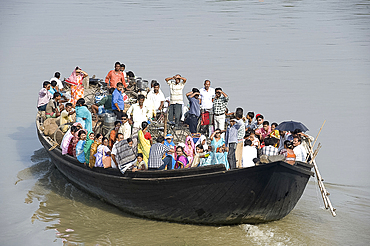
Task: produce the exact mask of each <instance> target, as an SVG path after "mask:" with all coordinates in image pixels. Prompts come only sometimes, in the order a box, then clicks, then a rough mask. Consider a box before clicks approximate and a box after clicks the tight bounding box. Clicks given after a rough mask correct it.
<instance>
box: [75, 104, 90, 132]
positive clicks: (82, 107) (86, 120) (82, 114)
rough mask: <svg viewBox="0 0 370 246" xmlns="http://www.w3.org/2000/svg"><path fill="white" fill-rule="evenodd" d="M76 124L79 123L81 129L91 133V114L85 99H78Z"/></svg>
mask: <svg viewBox="0 0 370 246" xmlns="http://www.w3.org/2000/svg"><path fill="white" fill-rule="evenodd" d="M76 122H79V123H81V125H82V127H83V128H84V129H86V130H87V131H88V132H91V131H92V116H91V112H90V111H89V109H88V108H87V106H86V104H85V99H83V98H80V99H78V100H77V103H76Z"/></svg>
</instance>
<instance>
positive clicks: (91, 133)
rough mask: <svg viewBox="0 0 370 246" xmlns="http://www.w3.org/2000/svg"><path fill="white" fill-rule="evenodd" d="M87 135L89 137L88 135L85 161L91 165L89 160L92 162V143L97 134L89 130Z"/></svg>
mask: <svg viewBox="0 0 370 246" xmlns="http://www.w3.org/2000/svg"><path fill="white" fill-rule="evenodd" d="M87 136H88V137H87V139H86V143H85V145H84V155H85V163H86V164H87V165H89V162H90V150H91V145H92V144H93V142H94V137H95V134H94V132H89V133H88V134H87Z"/></svg>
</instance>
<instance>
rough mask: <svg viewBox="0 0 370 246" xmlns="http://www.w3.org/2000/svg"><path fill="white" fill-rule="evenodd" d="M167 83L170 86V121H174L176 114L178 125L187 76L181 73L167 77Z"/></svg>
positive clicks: (177, 123)
mask: <svg viewBox="0 0 370 246" xmlns="http://www.w3.org/2000/svg"><path fill="white" fill-rule="evenodd" d="M165 81H166V83H167V84H168V85H169V86H170V106H169V112H168V119H169V121H173V117H174V116H175V125H176V126H178V125H179V123H180V119H181V115H182V105H183V104H184V102H183V95H182V90H183V89H184V86H185V83H186V78H184V77H181V75H180V74H176V75H175V76H173V77H169V78H166V79H165Z"/></svg>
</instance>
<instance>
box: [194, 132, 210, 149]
mask: <svg viewBox="0 0 370 246" xmlns="http://www.w3.org/2000/svg"><path fill="white" fill-rule="evenodd" d="M198 144H201V145H203V149H204V150H208V145H207V137H206V136H204V135H200V137H199V139H198V141H197V142H196V143H195V146H197V145H198Z"/></svg>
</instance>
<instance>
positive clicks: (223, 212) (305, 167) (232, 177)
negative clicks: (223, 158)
mask: <svg viewBox="0 0 370 246" xmlns="http://www.w3.org/2000/svg"><path fill="white" fill-rule="evenodd" d="M36 125H37V134H38V137H39V140H40V142H41V144H42V145H43V146H44V148H45V149H46V150H47V151H48V153H49V155H50V158H51V160H52V162H53V163H54V164H55V166H56V167H57V168H58V169H59V171H60V172H61V173H62V174H63V175H64V176H65V177H66V178H67V179H68V180H69V181H70V182H71V183H73V184H74V185H75V186H77V187H78V188H80V189H82V190H84V191H86V192H88V193H90V194H92V195H93V196H96V197H98V198H100V199H102V200H104V201H106V202H107V203H110V204H112V205H114V206H116V207H118V208H120V209H121V210H123V211H125V212H128V213H131V214H135V215H138V216H141V217H146V218H151V219H157V220H166V221H173V222H181V223H196V224H239V223H261V222H268V221H273V220H279V219H281V218H283V217H284V216H286V215H287V214H289V212H290V211H291V210H292V209H293V208H294V207H295V205H296V204H297V202H298V200H299V199H300V197H301V195H302V193H303V191H304V189H305V187H306V184H307V182H308V180H309V178H310V176H311V175H313V173H312V172H311V167H312V166H311V165H309V164H307V163H300V162H298V163H296V165H294V166H292V165H289V164H287V163H285V162H281V161H278V162H272V163H269V164H264V165H259V166H255V167H249V168H242V169H236V170H229V171H226V169H225V167H224V165H212V166H206V167H199V168H190V169H182V170H168V171H138V172H131V171H127V172H126V173H125V174H124V175H123V174H121V173H120V172H119V170H117V169H112V168H108V169H103V168H93V169H90V168H88V167H85V166H84V165H83V164H81V163H79V162H78V161H77V159H76V158H74V157H71V156H68V155H66V156H63V155H62V153H61V149H60V148H55V146H54V144H55V142H54V141H53V140H52V139H51V138H50V137H46V136H45V135H44V134H43V133H42V131H40V127H39V126H40V123H39V121H38V120H36ZM53 146H54V148H53Z"/></svg>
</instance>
